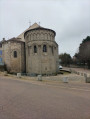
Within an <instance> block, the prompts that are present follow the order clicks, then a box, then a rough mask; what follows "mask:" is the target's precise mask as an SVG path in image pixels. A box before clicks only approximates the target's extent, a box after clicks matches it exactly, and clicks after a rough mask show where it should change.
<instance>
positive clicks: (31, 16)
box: [0, 0, 90, 56]
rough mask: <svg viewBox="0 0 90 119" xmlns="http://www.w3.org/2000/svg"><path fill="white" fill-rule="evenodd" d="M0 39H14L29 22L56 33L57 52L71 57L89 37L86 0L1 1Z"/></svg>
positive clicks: (89, 4)
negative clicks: (68, 54)
mask: <svg viewBox="0 0 90 119" xmlns="http://www.w3.org/2000/svg"><path fill="white" fill-rule="evenodd" d="M0 16H1V17H0V40H2V38H3V37H5V38H6V39H8V38H11V37H16V36H18V35H19V34H20V33H22V32H23V31H24V30H25V29H27V28H28V27H29V23H28V22H29V20H30V21H31V23H32V24H33V23H34V22H39V21H40V22H41V26H43V27H46V28H51V29H53V30H55V31H56V41H57V43H58V44H59V53H63V52H67V53H70V54H71V55H72V56H73V55H74V53H75V52H76V51H77V49H78V47H79V44H80V43H81V42H82V40H83V39H84V38H85V37H86V36H87V35H89V36H90V0H1V1H0Z"/></svg>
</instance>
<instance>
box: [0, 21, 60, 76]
mask: <svg viewBox="0 0 90 119" xmlns="http://www.w3.org/2000/svg"><path fill="white" fill-rule="evenodd" d="M55 36H56V32H55V31H53V30H51V29H48V28H44V27H41V26H40V25H38V24H37V23H34V24H33V25H32V26H30V27H29V28H28V29H27V30H25V31H24V32H23V33H21V34H20V35H19V36H18V37H16V38H11V39H9V40H5V39H4V38H3V40H2V41H1V42H0V64H4V65H5V66H6V69H7V71H8V72H10V73H18V72H21V73H30V74H53V73H56V72H58V44H57V43H56V42H55Z"/></svg>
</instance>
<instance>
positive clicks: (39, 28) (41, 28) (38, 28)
mask: <svg viewBox="0 0 90 119" xmlns="http://www.w3.org/2000/svg"><path fill="white" fill-rule="evenodd" d="M33 30H49V31H52V32H53V33H54V35H56V32H55V31H54V30H52V29H48V28H44V27H41V26H39V27H37V28H34V29H30V30H28V31H26V32H25V33H24V38H25V35H26V34H27V33H28V32H29V31H33Z"/></svg>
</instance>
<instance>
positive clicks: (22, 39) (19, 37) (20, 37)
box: [16, 23, 40, 41]
mask: <svg viewBox="0 0 90 119" xmlns="http://www.w3.org/2000/svg"><path fill="white" fill-rule="evenodd" d="M38 27H40V25H38V24H37V23H34V24H33V25H32V26H30V27H29V28H28V29H26V30H25V31H24V32H23V33H21V34H20V35H19V36H17V37H16V38H18V39H19V40H20V41H25V39H24V33H25V32H26V31H28V30H31V29H35V28H38Z"/></svg>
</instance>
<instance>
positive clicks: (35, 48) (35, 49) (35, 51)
mask: <svg viewBox="0 0 90 119" xmlns="http://www.w3.org/2000/svg"><path fill="white" fill-rule="evenodd" d="M34 53H37V47H36V45H34Z"/></svg>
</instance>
